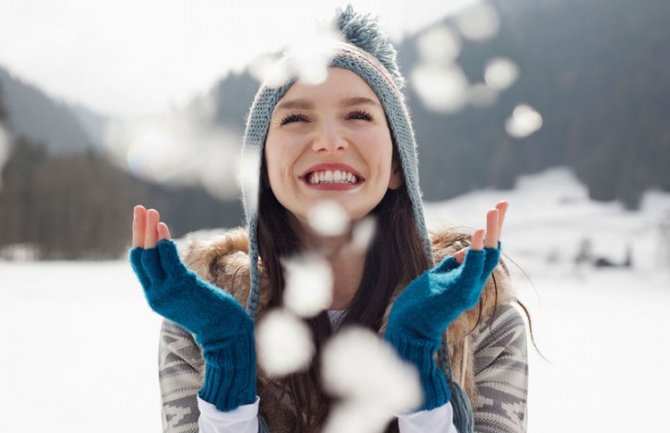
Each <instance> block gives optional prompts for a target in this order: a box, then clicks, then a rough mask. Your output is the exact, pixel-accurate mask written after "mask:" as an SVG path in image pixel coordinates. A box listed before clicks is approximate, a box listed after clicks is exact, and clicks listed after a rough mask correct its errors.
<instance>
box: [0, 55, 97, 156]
mask: <svg viewBox="0 0 670 433" xmlns="http://www.w3.org/2000/svg"><path fill="white" fill-rule="evenodd" d="M0 92H1V95H0V96H1V98H2V103H3V106H4V108H5V110H6V111H7V114H8V119H7V122H8V125H9V128H10V130H12V131H13V132H14V134H16V135H19V136H23V137H25V138H27V139H29V140H30V141H33V142H38V143H43V144H45V145H46V147H47V150H48V152H49V154H51V155H63V154H73V153H80V152H84V151H86V150H89V149H92V150H99V149H100V148H101V147H102V141H101V137H102V130H103V128H104V124H105V122H106V120H105V118H104V116H102V115H100V114H97V113H94V112H93V111H92V110H89V109H86V108H84V107H81V106H76V105H70V104H68V103H66V102H64V101H61V100H58V99H56V98H53V97H51V96H49V95H47V94H46V93H45V92H43V91H42V90H41V89H40V88H38V87H37V86H34V85H31V84H29V83H26V82H24V81H23V80H21V79H20V78H19V77H16V76H14V75H12V74H11V73H10V72H9V71H8V70H7V69H4V68H3V67H1V66H0Z"/></svg>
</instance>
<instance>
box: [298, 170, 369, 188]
mask: <svg viewBox="0 0 670 433" xmlns="http://www.w3.org/2000/svg"><path fill="white" fill-rule="evenodd" d="M307 180H308V181H309V183H311V184H312V185H318V184H320V183H352V184H353V183H357V182H358V178H357V177H356V176H355V175H354V174H353V173H349V172H346V171H341V170H323V171H315V172H314V173H311V174H310V175H309V177H308V179H307Z"/></svg>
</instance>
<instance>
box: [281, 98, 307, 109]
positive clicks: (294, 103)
mask: <svg viewBox="0 0 670 433" xmlns="http://www.w3.org/2000/svg"><path fill="white" fill-rule="evenodd" d="M312 108H314V103H313V102H312V101H310V100H308V99H289V100H288V101H282V102H280V103H279V104H277V106H276V107H275V111H279V110H295V109H298V110H311V109H312Z"/></svg>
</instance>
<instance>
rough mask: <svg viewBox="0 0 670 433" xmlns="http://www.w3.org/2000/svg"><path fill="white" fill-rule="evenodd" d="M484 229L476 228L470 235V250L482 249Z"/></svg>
mask: <svg viewBox="0 0 670 433" xmlns="http://www.w3.org/2000/svg"><path fill="white" fill-rule="evenodd" d="M484 233H485V232H484V229H477V230H475V233H474V234H473V235H472V244H471V245H470V249H472V250H482V249H484Z"/></svg>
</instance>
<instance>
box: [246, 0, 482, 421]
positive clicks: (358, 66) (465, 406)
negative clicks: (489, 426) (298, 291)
mask: <svg viewBox="0 0 670 433" xmlns="http://www.w3.org/2000/svg"><path fill="white" fill-rule="evenodd" d="M334 23H335V25H336V28H337V30H339V32H340V33H341V34H342V36H343V37H344V41H342V42H341V43H339V44H337V45H336V47H335V50H334V52H333V56H332V58H331V59H330V62H329V66H330V67H336V68H343V69H348V70H350V71H352V72H354V73H356V74H357V75H358V76H359V77H361V78H362V79H363V80H364V81H365V82H366V83H367V84H368V85H369V86H370V87H371V88H372V90H373V91H374V92H375V93H376V95H377V97H378V98H379V100H380V102H381V104H382V106H383V108H384V112H385V114H386V117H387V120H388V124H389V128H390V130H391V134H392V136H393V139H394V142H395V144H396V148H397V151H398V154H399V157H400V163H401V167H402V172H403V179H404V183H405V186H406V188H407V193H408V195H409V198H410V200H411V203H412V208H413V213H414V220H415V223H416V228H417V231H418V234H419V236H420V238H421V239H422V241H423V245H424V252H425V254H426V257H427V258H428V261H429V263H433V257H432V247H431V241H430V238H429V235H428V230H427V228H426V223H425V218H424V213H423V204H422V200H421V197H422V194H421V189H420V186H419V172H418V159H417V149H416V142H415V139H414V130H413V128H412V123H411V120H410V115H409V111H408V109H407V106H406V103H405V97H404V95H403V93H402V92H401V89H402V88H403V86H404V84H405V83H404V79H403V76H402V74H401V73H400V70H399V68H398V64H397V62H396V50H395V48H394V47H393V46H392V45H391V43H390V42H389V41H388V39H387V38H386V37H385V35H383V34H382V33H381V31H380V29H379V27H378V25H377V22H376V20H374V19H373V18H371V17H370V16H366V15H361V14H359V13H356V12H355V11H354V10H353V8H352V7H351V6H347V8H346V9H345V10H338V11H337V13H336V18H335V22H334ZM296 79H297V78H296V77H295V76H289V77H288V78H287V80H286V81H285V82H284V83H282V84H280V85H275V83H271V82H269V81H268V80H266V81H265V82H264V83H263V84H261V86H260V88H259V90H258V92H257V94H256V97H255V98H254V101H253V104H252V106H251V110H250V113H249V116H248V118H247V124H246V131H245V134H244V144H243V154H244V155H245V156H246V157H250V158H251V160H252V161H256V162H257V167H260V158H262V157H263V156H262V155H263V146H264V144H265V139H266V137H267V133H268V128H269V124H270V119H271V117H272V112H273V111H274V108H275V106H276V105H277V103H278V102H279V100H280V99H281V98H282V97H283V96H284V95H285V94H286V92H287V91H288V89H289V88H290V87H291V86H292V85H293V84H294V83H295V81H296ZM254 164H255V163H254ZM258 177H260V176H258ZM255 181H257V182H260V180H259V179H255ZM259 195H260V191H259V190H258V189H256V188H250V190H249V191H246V190H244V188H243V202H244V210H245V215H246V222H247V226H248V231H249V257H250V260H251V267H250V285H251V287H250V292H249V298H248V300H247V312H248V313H249V315H250V316H251V317H252V318H253V319H255V318H256V314H257V309H258V303H259V299H260V274H259V271H258V255H259V253H258V216H257V212H256V209H257V202H258V199H259ZM444 346H445V347H446V340H445V344H444ZM445 347H443V348H442V350H440V361H441V362H440V363H441V367H442V369H443V370H444V371H445V373H446V375H447V379H448V382H449V385H450V388H451V389H452V406H453V407H454V419H455V421H456V426H457V427H459V431H461V432H468V431H472V428H471V426H472V411H471V409H470V407H469V403H468V399H467V396H466V395H465V393H464V391H463V390H462V389H461V388H460V387H459V386H458V384H456V383H455V382H453V381H452V377H451V369H450V365H449V362H448V360H447V353H448V352H447V351H446V350H445ZM459 412H460V413H459ZM463 421H464V422H465V423H464V422H463ZM468 421H469V424H470V426H468V425H467V424H468ZM468 427H470V428H468Z"/></svg>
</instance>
